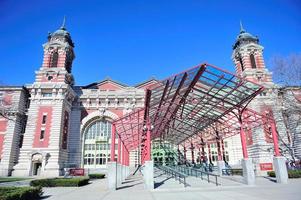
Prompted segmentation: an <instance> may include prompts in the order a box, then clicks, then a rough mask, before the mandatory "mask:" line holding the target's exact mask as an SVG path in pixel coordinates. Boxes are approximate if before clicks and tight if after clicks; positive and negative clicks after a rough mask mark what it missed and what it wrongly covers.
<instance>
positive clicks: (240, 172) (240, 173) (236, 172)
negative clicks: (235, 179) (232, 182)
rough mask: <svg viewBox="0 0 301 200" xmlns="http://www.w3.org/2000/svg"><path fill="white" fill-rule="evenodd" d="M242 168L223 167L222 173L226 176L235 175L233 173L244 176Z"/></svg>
mask: <svg viewBox="0 0 301 200" xmlns="http://www.w3.org/2000/svg"><path fill="white" fill-rule="evenodd" d="M242 173H243V171H242V169H222V174H223V175H225V176H233V175H239V176H242V175H243V174H242Z"/></svg>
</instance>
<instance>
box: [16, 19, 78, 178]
mask: <svg viewBox="0 0 301 200" xmlns="http://www.w3.org/2000/svg"><path fill="white" fill-rule="evenodd" d="M43 48H44V58H43V64H42V66H41V68H40V69H39V70H38V71H37V72H36V78H35V82H34V83H33V84H29V85H26V88H27V89H28V90H29V93H30V106H29V108H28V112H27V113H28V121H27V126H26V130H25V133H24V137H23V144H22V148H21V149H20V153H19V162H18V163H17V165H16V166H15V167H14V171H13V175H14V176H31V175H40V176H59V175H63V174H64V168H65V167H66V166H67V162H68V150H67V149H68V148H67V147H68V134H69V129H70V128H69V127H70V126H69V124H70V120H69V118H70V112H71V107H72V103H73V100H74V98H75V96H76V94H75V92H74V91H73V88H72V85H73V83H74V80H73V76H72V74H71V69H72V62H73V59H74V58H75V56H74V52H73V48H74V44H73V42H72V39H71V36H70V33H69V32H68V31H67V29H66V27H65V19H64V22H63V24H62V26H61V27H60V28H59V29H58V30H56V31H55V32H53V33H49V35H48V41H47V42H46V43H45V44H44V45H43Z"/></svg>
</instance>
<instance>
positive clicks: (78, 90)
mask: <svg viewBox="0 0 301 200" xmlns="http://www.w3.org/2000/svg"><path fill="white" fill-rule="evenodd" d="M43 48H44V58H43V63H42V66H41V68H40V69H39V70H38V71H36V77H35V81H34V82H33V83H32V84H27V85H25V86H20V87H17V86H15V87H11V86H1V87H0V103H1V105H0V106H1V113H2V116H0V159H1V160H0V176H7V175H13V176H35V175H40V176H59V175H63V174H64V173H65V171H64V169H65V168H70V167H83V168H85V169H87V170H88V171H89V172H92V171H93V172H94V171H103V170H105V169H106V163H107V162H108V161H109V160H110V149H109V148H110V137H111V128H112V127H111V122H112V120H114V119H117V118H119V117H122V116H124V115H125V114H127V113H129V112H131V111H133V110H134V109H137V108H141V107H143V106H144V97H145V90H144V89H145V88H146V87H148V86H150V85H152V84H154V83H156V82H157V81H156V80H154V79H152V80H148V81H145V82H143V83H141V84H138V85H136V86H127V85H125V84H122V83H119V82H117V81H114V80H110V79H105V80H103V81H100V82H96V83H92V84H89V85H87V86H76V85H74V78H73V76H72V62H73V60H74V58H75V53H74V44H73V41H72V39H71V35H70V33H69V32H68V31H67V30H66V28H65V25H64V24H63V25H62V27H60V28H59V29H58V30H57V31H55V32H53V33H51V34H49V36H48V41H47V42H46V43H45V44H44V45H43ZM262 53H263V47H262V46H260V44H259V40H258V38H257V37H254V36H252V35H251V34H250V33H248V32H246V31H245V30H244V29H243V27H241V31H240V34H239V35H238V37H237V39H236V42H235V44H234V46H233V55H232V59H233V61H234V63H235V66H236V73H237V74H238V75H241V76H243V77H246V78H247V79H249V80H252V81H254V82H257V83H260V84H262V85H264V86H265V88H266V90H265V92H263V93H262V94H261V96H258V97H257V98H256V99H254V101H252V103H251V104H250V105H249V106H250V107H252V108H253V109H255V110H257V111H259V112H265V110H266V109H271V110H272V111H273V113H274V117H275V118H276V121H277V128H278V130H279V134H280V135H281V137H280V139H282V140H283V142H284V144H285V143H286V144H290V143H292V149H293V150H294V155H295V156H296V157H297V158H298V157H299V158H300V156H301V153H300V151H301V144H300V143H301V142H300V141H301V138H300V132H301V127H300V125H298V124H297V125H296V127H295V132H290V133H288V131H287V129H288V128H287V124H284V122H283V116H282V115H281V113H282V110H281V109H282V107H281V106H280V105H278V101H277V100H276V99H279V95H278V94H279V92H278V91H279V88H280V87H278V86H277V85H275V84H274V83H273V82H272V74H271V72H269V71H268V70H267V68H266V67H265V64H264V59H263V54H262ZM283 91H284V95H288V96H289V98H292V97H296V98H295V99H294V98H293V101H294V102H295V104H296V105H297V106H300V105H299V104H298V103H300V97H301V92H300V88H293V89H290V88H287V89H286V90H283ZM276 94H277V95H276ZM275 95H276V96H275ZM292 95H293V96H292ZM296 119H298V115H296V116H289V119H286V121H289V123H288V124H292V123H294V121H296ZM288 135H290V136H288ZM293 136H294V138H295V137H296V139H295V140H294V141H293V142H292V139H290V137H293ZM270 137H271V136H270V132H269V127H267V129H264V130H262V129H261V130H253V131H251V132H250V134H248V136H247V138H248V148H249V152H250V157H252V158H253V162H254V164H255V165H256V169H257V171H258V172H260V171H261V168H260V167H261V164H264V163H272V152H273V151H272V150H270V149H271V148H272V141H271V140H270ZM225 144H226V145H225V147H224V148H225V153H226V158H227V161H228V162H229V163H230V164H233V165H239V164H240V163H239V160H240V159H241V158H242V153H241V146H240V139H239V136H237V137H236V136H234V137H232V138H229V139H227V140H226V141H225ZM282 146H283V145H282ZM214 148H215V147H214V145H212V146H211V150H208V148H207V149H206V151H207V152H208V153H207V156H208V155H210V157H211V159H213V161H214V159H215V156H216V155H215V154H216V150H215V149H214ZM116 149H117V148H116ZM283 149H285V147H283ZM116 153H117V152H116ZM283 153H284V154H285V155H287V156H288V157H289V155H290V154H288V153H286V152H285V151H284V150H283ZM188 158H189V155H188ZM130 162H131V165H135V164H137V162H138V160H137V151H133V152H131V159H130ZM259 174H260V173H259Z"/></svg>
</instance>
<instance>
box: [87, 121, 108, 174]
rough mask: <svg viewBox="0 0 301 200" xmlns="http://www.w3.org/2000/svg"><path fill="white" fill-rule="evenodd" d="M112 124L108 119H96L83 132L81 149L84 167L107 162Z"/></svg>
mask: <svg viewBox="0 0 301 200" xmlns="http://www.w3.org/2000/svg"><path fill="white" fill-rule="evenodd" d="M111 130H112V125H111V123H110V122H109V121H106V120H98V121H94V122H92V123H91V124H90V125H89V126H88V127H87V128H86V130H85V132H84V136H83V138H84V141H83V151H84V160H83V161H84V167H85V168H95V167H97V165H98V167H99V165H105V164H106V163H107V162H108V160H107V159H108V158H109V157H107V155H108V153H109V151H110V144H109V143H108V141H109V138H110V137H111Z"/></svg>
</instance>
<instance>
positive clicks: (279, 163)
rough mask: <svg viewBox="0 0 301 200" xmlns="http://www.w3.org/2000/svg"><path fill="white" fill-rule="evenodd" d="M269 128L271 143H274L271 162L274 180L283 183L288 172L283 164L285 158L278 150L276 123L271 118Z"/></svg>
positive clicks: (285, 181)
mask: <svg viewBox="0 0 301 200" xmlns="http://www.w3.org/2000/svg"><path fill="white" fill-rule="evenodd" d="M270 125H271V130H272V136H273V143H274V152H275V155H274V158H273V164H274V170H275V174H276V180H277V183H283V184H286V183H287V181H288V173H287V168H286V164H285V160H286V159H285V158H284V157H283V156H281V154H280V152H279V144H278V135H277V129H276V124H275V121H274V120H271V123H270Z"/></svg>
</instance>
